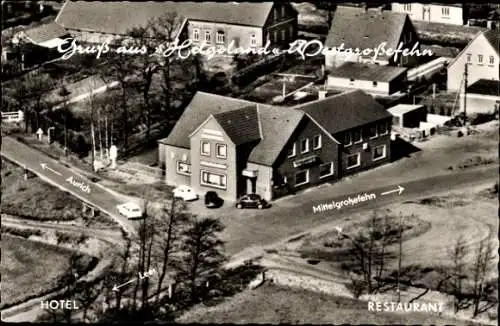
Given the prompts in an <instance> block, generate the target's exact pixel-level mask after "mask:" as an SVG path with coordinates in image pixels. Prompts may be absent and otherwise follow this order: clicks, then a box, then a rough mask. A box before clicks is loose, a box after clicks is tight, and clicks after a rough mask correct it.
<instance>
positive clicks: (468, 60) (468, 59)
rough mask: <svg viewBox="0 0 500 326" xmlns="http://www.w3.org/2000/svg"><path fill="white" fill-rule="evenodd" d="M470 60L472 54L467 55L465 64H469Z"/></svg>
mask: <svg viewBox="0 0 500 326" xmlns="http://www.w3.org/2000/svg"><path fill="white" fill-rule="evenodd" d="M471 60H472V54H470V53H467V62H471Z"/></svg>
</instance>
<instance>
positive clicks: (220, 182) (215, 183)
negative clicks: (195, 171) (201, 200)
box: [200, 170, 227, 189]
mask: <svg viewBox="0 0 500 326" xmlns="http://www.w3.org/2000/svg"><path fill="white" fill-rule="evenodd" d="M200 172H201V184H202V185H204V186H208V187H213V188H220V189H226V187H227V184H226V182H227V178H226V175H225V174H218V173H212V172H208V171H205V170H201V171H200Z"/></svg>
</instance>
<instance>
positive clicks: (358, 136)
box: [352, 129, 363, 144]
mask: <svg viewBox="0 0 500 326" xmlns="http://www.w3.org/2000/svg"><path fill="white" fill-rule="evenodd" d="M352 140H353V141H354V143H355V144H356V143H360V142H362V141H363V136H362V134H361V129H356V130H354V131H353V132H352Z"/></svg>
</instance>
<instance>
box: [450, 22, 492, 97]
mask: <svg viewBox="0 0 500 326" xmlns="http://www.w3.org/2000/svg"><path fill="white" fill-rule="evenodd" d="M466 64H467V65H468V68H467V85H472V84H473V83H475V82H476V81H478V80H479V79H490V80H500V33H499V32H498V30H496V29H492V30H488V31H486V32H480V33H478V34H477V36H476V37H475V38H474V39H473V40H472V41H470V42H469V44H467V46H466V47H465V48H464V49H463V50H462V51H461V52H460V54H458V56H457V57H456V58H455V59H454V60H453V61H451V62H450V64H449V65H448V82H447V87H448V91H461V92H463V91H464V85H465V84H464V73H465V65H466Z"/></svg>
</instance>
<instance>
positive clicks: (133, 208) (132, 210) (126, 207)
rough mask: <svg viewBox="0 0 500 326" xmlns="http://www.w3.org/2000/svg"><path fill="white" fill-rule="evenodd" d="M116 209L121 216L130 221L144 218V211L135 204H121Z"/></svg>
mask: <svg viewBox="0 0 500 326" xmlns="http://www.w3.org/2000/svg"><path fill="white" fill-rule="evenodd" d="M116 209H117V210H118V212H119V213H120V214H121V215H123V216H125V217H126V218H128V219H131V218H141V217H142V209H141V207H139V205H137V204H135V203H125V204H120V205H117V206H116Z"/></svg>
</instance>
